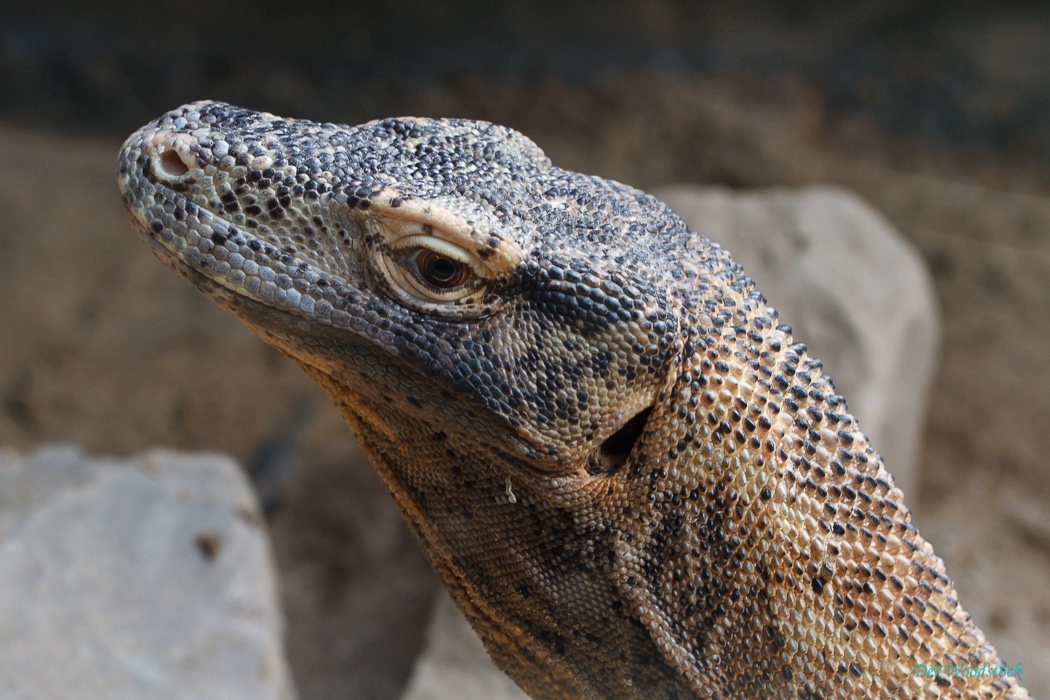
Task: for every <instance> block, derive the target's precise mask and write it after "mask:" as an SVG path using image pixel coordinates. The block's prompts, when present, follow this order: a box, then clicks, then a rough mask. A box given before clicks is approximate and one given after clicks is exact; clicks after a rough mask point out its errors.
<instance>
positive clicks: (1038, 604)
mask: <svg viewBox="0 0 1050 700" xmlns="http://www.w3.org/2000/svg"><path fill="white" fill-rule="evenodd" d="M205 98H209V99H220V100H224V101H228V102H232V103H235V104H239V105H243V106H248V107H252V108H254V109H258V110H265V111H270V112H274V113H276V114H280V115H282V116H289V117H302V118H309V119H313V120H317V121H334V122H342V123H351V124H353V123H359V122H362V121H366V120H369V119H374V118H379V117H385V116H395V115H398V116H399V115H415V116H445V117H448V116H456V117H469V118H473V119H485V120H490V121H495V122H500V123H503V124H507V125H508V126H511V127H514V128H516V129H518V130H520V131H523V132H524V133H525V134H527V135H528V136H530V137H531V138H532V139H533V140H535V141H536V142H537V143H538V144H539V145H540V146H541V147H542V148H544V149H545V150H546V151H547V153H548V155H549V156H550V157H551V158H552V160H553V161H554V162H555V163H557V164H559V165H561V166H564V167H568V168H572V169H576V170H581V171H585V172H589V173H594V174H598V175H602V176H605V177H609V178H613V179H617V180H621V181H624V182H627V183H629V184H632V185H635V186H638V187H642V188H643V189H644V188H652V187H655V186H659V185H665V184H671V183H699V184H714V185H723V186H728V187H732V188H760V187H768V186H797V185H804V184H810V183H834V184H838V185H841V186H843V187H847V188H850V189H852V190H854V191H856V192H858V193H859V194H860V195H861V196H862V197H864V198H865V199H866V200H867V201H868V202H870V203H871V204H872V205H873V206H874V207H875V208H877V209H878V210H879V211H881V212H882V213H883V214H884V215H885V216H886V217H888V219H889V220H890V221H891V222H892V223H893V224H894V225H895V226H896V227H897V228H898V229H899V230H900V231H901V232H902V233H903V234H904V235H905V236H906V237H907V238H908V239H909V240H910V241H911V242H912V243H913V244H914V245H915V246H916V247H917V248H918V250H919V251H920V252H921V254H922V255H923V257H924V258H925V260H926V262H927V263H928V265H929V268H930V270H931V272H932V274H933V278H934V282H935V285H936V290H937V294H938V300H939V303H940V307H941V312H942V314H943V324H944V325H943V347H942V356H941V359H940V365H939V370H938V373H937V377H936V379H935V382H934V387H933V390H932V392H933V393H932V396H931V399H930V402H929V407H930V408H929V415H928V418H927V427H926V431H925V437H924V447H923V452H922V455H923V456H922V459H921V467H920V473H919V477H920V485H919V488H918V490H917V492H916V493H909V494H906V498H907V502H908V503H909V505H910V506H911V507H912V508H913V510H914V511H915V518H916V521H917V523H918V525H919V527H920V529H921V530H922V532H923V534H924V535H925V536H926V538H927V539H929V540H930V541H932V542H934V544H935V546H936V548H937V552H938V554H940V555H941V556H942V557H943V558H944V559H945V560H946V561H947V564H948V570H949V572H951V573H952V575H953V576H954V577H955V579H956V580H957V585H958V589H959V591H960V595H961V597H962V600H963V601H964V602H965V604H966V607H967V609H968V610H969V611H970V612H971V613H972V614H973V615H974V616H975V618H976V619H977V622H978V623H979V624H980V625H981V626H982V627H983V628H984V629H985V631H986V633H987V635H988V637H989V638H990V639H991V640H992V641H993V642H994V643H995V644H996V645H997V646H998V648H999V651H1000V653H1001V654H1002V655H1003V657H1004V659H1005V660H1006V661H1007V662H1008V664H1010V665H1012V664H1015V663H1017V662H1020V663H1022V664H1023V667H1024V669H1025V671H1026V673H1027V677H1028V682H1027V684H1028V686H1029V688H1030V689H1031V690H1032V691H1033V694H1034V695H1036V696H1038V695H1048V694H1050V670H1048V669H1050V639H1048V636H1050V635H1048V633H1047V631H1046V630H1048V629H1050V590H1048V589H1050V587H1048V586H1047V581H1048V580H1050V514H1048V512H1047V510H1048V509H1047V503H1048V496H1050V479H1048V478H1047V477H1048V476H1050V468H1048V466H1047V463H1046V461H1047V455H1050V430H1048V428H1050V362H1048V361H1047V359H1048V356H1050V4H1045V3H1039V2H1021V1H1002V2H994V3H993V2H965V1H959V2H950V3H949V2H927V3H914V2H906V1H905V0H879V1H877V2H876V1H866V0H865V1H859V2H852V3H838V4H830V3H818V2H795V3H790V7H789V4H787V3H777V2H774V1H773V0H765V1H762V0H738V1H737V2H733V3H718V4H717V5H716V4H715V3H702V2H686V1H684V0H683V1H681V2H676V1H674V0H648V1H646V2H635V1H631V0H611V1H609V2H604V3H601V4H597V3H587V2H581V3H568V2H553V1H551V0H543V1H540V2H533V3H512V4H504V5H501V4H497V3H491V2H461V3H430V2H423V1H420V0H402V1H401V2H398V3H386V4H383V3H368V4H359V3H355V2H348V3H344V4H342V5H340V6H339V7H338V8H325V7H323V6H321V5H319V4H315V3H306V2H278V1H276V0H263V1H253V2H246V1H243V0H241V1H231V2H221V1H219V2H212V3H207V4H195V3H126V2H97V3H90V4H88V3H79V2H77V3H74V2H50V3H47V4H39V5H36V6H31V4H30V3H18V4H15V3H10V2H6V3H4V4H2V5H0V166H2V167H0V299H2V300H3V301H2V306H0V444H2V445H9V446H14V447H17V448H19V449H31V448H33V447H36V446H39V445H42V444H45V443H52V442H75V443H77V444H79V445H81V446H83V447H84V448H85V449H86V450H88V451H89V452H91V453H97V454H117V455H125V454H130V453H133V452H136V451H138V450H142V449H144V448H147V447H149V446H152V445H163V446H168V447H174V448H179V449H187V450H216V451H224V452H229V453H231V454H233V455H234V456H235V457H237V458H238V459H239V460H241V462H242V463H243V464H245V465H246V466H247V467H248V468H249V469H251V470H252V471H253V474H254V475H255V476H256V478H257V481H258V482H259V484H260V487H261V488H262V489H263V491H264V495H266V496H267V499H268V503H269V506H270V508H269V513H270V516H271V517H270V521H269V523H270V529H271V533H272V535H273V539H274V546H275V551H276V556H277V561H278V567H279V569H280V573H281V577H282V595H283V603H284V606H285V613H286V615H287V620H288V650H289V656H290V659H291V664H292V669H293V672H294V674H295V679H296V683H297V685H298V687H299V690H300V693H301V696H302V698H304V700H312V699H314V698H331V699H337V698H394V697H397V695H398V693H399V692H400V690H401V688H402V686H403V684H404V682H405V680H406V678H407V674H408V671H409V668H410V665H411V663H412V660H413V658H414V657H415V655H416V653H417V651H418V649H419V648H420V646H421V644H422V630H423V625H424V624H425V621H426V619H427V615H428V611H429V609H430V603H431V600H432V596H433V593H434V591H435V590H436V586H437V584H436V581H435V579H434V578H433V575H432V574H431V573H430V572H429V569H428V567H427V566H426V564H425V562H424V561H423V559H422V557H421V555H420V554H419V553H418V551H417V548H416V545H415V543H414V542H413V541H412V538H411V536H410V534H409V533H408V531H407V529H406V528H405V527H404V525H403V524H402V522H401V519H400V517H399V516H398V514H397V513H396V511H395V510H394V508H393V505H392V503H391V502H389V499H387V498H386V497H385V495H384V494H383V491H382V487H381V486H380V484H379V482H378V480H377V478H376V477H375V476H374V474H373V473H372V471H371V468H370V467H369V466H368V464H367V462H365V461H364V460H363V458H362V457H361V455H360V452H359V451H358V450H357V448H356V447H355V446H354V444H353V441H352V439H351V437H350V436H349V433H348V431H347V430H346V428H345V427H344V426H343V425H342V423H341V421H340V419H339V418H338V416H337V415H336V413H335V411H334V409H332V408H331V407H330V406H329V404H328V401H327V399H326V397H324V396H323V395H322V394H321V392H320V390H318V389H316V388H315V387H314V386H313V385H312V384H311V383H310V382H309V380H308V379H307V378H306V377H305V375H303V374H302V372H301V371H300V370H299V369H298V368H297V367H295V366H293V365H292V363H290V362H287V361H285V360H284V359H283V358H281V357H279V356H278V355H277V354H276V353H275V352H274V351H272V350H270V349H269V348H267V347H266V346H264V345H263V344H262V343H261V342H260V341H258V340H256V339H255V338H254V337H253V336H251V334H249V333H248V332H247V331H245V330H244V329H243V328H241V327H240V325H239V324H237V323H235V322H234V321H233V320H232V319H231V318H229V317H228V316H227V315H226V314H225V313H224V312H222V311H221V310H219V309H218V308H217V307H213V306H212V305H211V304H210V303H209V302H207V301H206V300H204V299H203V298H202V297H200V296H199V295H197V294H196V292H194V291H193V290H192V289H191V288H190V287H189V286H188V285H185V284H183V283H182V282H180V281H179V280H177V279H176V278H175V277H174V276H173V275H171V274H170V273H168V272H167V271H166V270H165V269H164V267H163V266H162V265H161V264H159V263H158V262H157V261H155V260H154V259H152V256H151V255H150V253H149V252H148V250H147V249H146V248H145V246H143V245H141V243H139V242H138V241H137V240H136V239H135V236H134V235H133V233H132V231H131V229H130V227H129V226H128V225H127V223H126V221H125V220H124V217H123V213H122V212H121V209H120V203H119V198H118V195H117V191H116V187H115V159H116V153H117V149H118V147H119V145H120V143H121V141H122V140H123V138H124V137H125V136H126V135H127V134H129V133H130V132H131V131H133V130H134V129H135V128H137V127H138V126H140V125H141V124H143V123H145V122H146V121H148V120H150V119H153V118H155V117H157V116H159V115H160V114H162V113H163V112H165V111H167V110H169V109H171V108H174V107H176V106H178V105H180V104H182V103H184V102H188V101H192V100H198V99H205ZM773 301H774V303H775V300H773ZM787 321H788V322H790V319H787ZM876 447H878V446H877V445H876ZM889 466H890V468H891V470H892V465H889Z"/></svg>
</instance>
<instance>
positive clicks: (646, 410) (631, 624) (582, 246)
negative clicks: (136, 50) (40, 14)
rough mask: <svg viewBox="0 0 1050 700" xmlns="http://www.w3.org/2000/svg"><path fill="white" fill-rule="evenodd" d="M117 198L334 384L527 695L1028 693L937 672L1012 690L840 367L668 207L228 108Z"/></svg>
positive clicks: (434, 130) (458, 592)
mask: <svg viewBox="0 0 1050 700" xmlns="http://www.w3.org/2000/svg"><path fill="white" fill-rule="evenodd" d="M119 184H120V189H121V193H122V195H123V197H124V206H125V208H126V210H127V213H128V216H129V218H130V220H131V222H132V224H133V226H134V227H135V229H136V230H137V231H138V233H139V235H140V236H141V237H142V238H143V240H144V241H146V243H147V244H149V246H150V247H151V248H152V249H153V251H154V253H156V254H157V255H158V256H159V257H160V258H161V259H163V260H164V261H165V262H166V263H167V264H168V265H169V266H170V267H171V268H172V269H173V270H175V272H177V273H178V274H179V275H181V276H182V277H184V278H186V279H187V280H188V281H189V282H190V283H192V284H193V285H194V286H196V287H197V288H198V289H200V290H201V291H202V292H204V293H205V294H206V295H208V296H209V297H210V298H211V299H212V300H214V301H215V302H216V303H218V304H219V305H221V306H223V307H224V308H226V309H227V310H229V311H230V312H231V313H233V314H234V315H235V316H237V317H238V318H240V319H241V320H242V321H243V322H245V323H246V324H247V325H248V326H249V328H251V329H252V330H253V331H254V332H255V333H257V334H258V335H259V336H261V337H262V338H263V339H264V340H266V341H267V342H269V343H271V344H272V345H274V346H275V347H277V348H278V349H279V350H281V351H282V352H283V353H285V354H286V355H288V356H289V357H291V358H293V359H294V360H295V361H296V362H298V363H299V364H300V365H301V366H302V367H303V368H304V369H305V370H306V371H307V372H308V373H309V374H310V375H311V376H312V377H313V378H314V379H315V380H316V381H317V382H318V383H319V384H321V386H323V387H324V388H325V389H326V390H327V391H328V393H329V395H330V396H331V397H332V400H333V401H334V402H335V404H336V406H337V407H338V408H339V410H340V412H341V413H342V415H343V416H344V417H345V419H346V422H347V424H348V425H349V426H350V428H351V430H352V431H353V432H354V434H355V435H356V436H357V438H358V440H359V441H360V443H361V444H362V446H363V447H364V448H365V450H366V451H367V453H368V455H369V457H370V459H371V460H372V462H373V464H374V465H375V468H376V470H377V471H378V472H379V475H380V477H381V478H382V480H383V483H384V484H385V485H386V487H387V489H388V490H389V491H390V493H391V495H392V496H393V498H394V500H395V502H396V503H397V506H398V508H399V509H400V510H401V512H402V513H403V515H404V516H405V518H406V520H407V521H408V522H409V524H410V525H411V526H412V528H413V529H414V531H415V533H416V535H417V537H418V538H419V541H420V543H421V544H422V546H423V549H424V550H425V552H426V554H427V556H428V558H429V559H430V562H431V563H432V565H433V567H434V569H435V570H436V571H437V573H438V574H439V575H440V577H441V578H442V580H443V581H444V583H445V586H446V587H447V588H448V589H449V591H450V592H451V593H452V595H453V597H454V598H455V600H456V601H457V603H458V605H459V606H460V608H461V609H462V610H463V612H464V613H465V614H466V616H467V617H468V619H469V620H470V622H471V624H472V625H473V626H474V629H475V630H476V631H477V633H478V635H479V636H480V637H481V638H482V640H483V641H484V643H485V646H486V648H487V649H488V651H489V653H490V655H491V656H492V658H493V660H494V661H495V662H496V663H497V664H498V665H499V666H501V667H502V668H503V669H504V670H505V671H506V672H507V673H508V674H510V676H511V677H512V678H513V679H514V680H515V681H516V682H517V683H518V684H519V685H520V686H521V687H522V688H523V689H525V691H526V692H528V693H529V694H531V695H532V696H533V697H535V698H563V697H574V698H645V699H647V700H651V699H652V698H686V697H701V698H761V697H768V698H860V697H871V698H902V697H966V698H1002V697H1009V698H1024V697H1027V693H1026V692H1025V691H1024V690H1023V689H1021V688H1019V687H1018V686H1017V685H1016V683H1015V681H1014V679H1013V678H1012V677H1007V676H1005V675H1002V677H993V676H990V675H983V676H963V675H961V674H960V673H952V672H950V671H949V670H947V669H949V667H950V666H952V665H953V664H954V665H956V666H957V667H958V668H959V669H970V668H973V669H981V668H983V669H984V671H985V673H986V674H987V673H989V672H990V671H992V670H993V669H997V670H996V671H995V672H996V673H1002V674H1005V671H1004V669H1003V667H1002V662H1001V661H999V660H998V659H997V655H996V652H995V649H994V648H993V647H992V646H991V645H990V644H988V642H987V641H985V638H984V635H983V634H982V632H981V631H980V630H979V629H978V628H977V627H976V626H975V625H974V624H973V623H972V622H971V621H970V617H969V615H967V614H966V612H965V611H964V610H963V609H962V607H961V606H960V604H959V602H958V600H957V597H956V593H955V589H954V587H953V584H952V581H951V579H949V578H948V576H947V575H946V573H945V571H944V565H943V563H942V562H941V560H940V559H939V558H938V557H937V556H936V555H935V554H934V552H933V549H932V548H931V547H930V545H929V544H928V543H927V542H926V541H925V540H924V539H923V538H922V537H921V536H920V535H919V533H918V531H917V530H916V529H915V527H914V526H913V525H912V524H911V518H910V515H909V512H908V510H907V508H905V507H904V505H903V504H902V502H901V493H900V491H899V490H898V489H897V488H896V487H895V486H894V484H893V478H892V477H891V476H890V474H889V473H888V472H887V471H886V469H885V468H884V467H883V464H882V460H881V459H880V458H879V456H878V455H877V454H876V453H875V451H874V450H873V449H872V448H871V446H869V445H868V443H867V440H866V439H865V437H864V435H863V434H862V433H861V432H860V431H859V429H858V427H857V424H856V422H855V420H854V419H853V417H852V416H850V415H849V413H848V412H847V411H846V408H845V404H844V401H843V399H842V398H841V397H840V396H837V395H836V394H835V393H834V389H833V387H832V385H831V382H830V381H829V380H828V378H827V377H826V376H825V375H824V374H823V373H822V372H821V365H820V363H819V362H817V361H815V360H813V359H811V358H809V357H808V356H807V353H806V348H805V346H804V345H801V344H797V343H794V342H793V340H792V338H791V335H790V329H789V328H787V327H786V326H780V325H778V322H777V316H776V313H775V312H774V311H773V310H772V309H771V308H770V307H768V306H767V305H766V303H765V300H764V299H763V298H762V296H761V295H760V294H758V293H757V292H756V291H755V290H754V288H753V285H752V283H751V281H750V280H748V279H747V278H746V277H745V276H744V275H743V273H742V272H741V270H740V268H739V266H737V265H736V264H734V263H733V262H732V261H731V260H730V258H729V256H728V254H726V252H725V251H723V250H722V249H720V248H719V247H718V246H717V245H715V244H712V243H710V242H709V241H708V240H707V239H705V238H703V237H701V236H699V235H697V234H696V233H694V232H692V231H690V230H689V229H688V228H687V227H686V226H685V225H684V224H683V223H682V221H681V220H680V219H679V218H678V217H677V216H676V215H675V214H674V213H673V212H671V211H670V210H669V209H667V207H665V206H664V205H662V204H661V203H660V202H658V201H656V200H655V199H653V198H652V197H650V196H648V195H645V194H644V193H642V192H639V191H638V190H634V189H631V188H629V187H626V186H624V185H621V184H618V183H615V182H610V181H607V180H603V179H600V178H596V177H589V176H585V175H581V174H578V173H573V172H569V171H565V170H562V169H560V168H557V167H554V166H552V165H551V164H550V162H549V161H548V160H547V158H546V157H545V156H544V155H543V153H542V151H540V150H539V149H538V148H537V147H536V146H535V145H534V144H533V143H532V142H530V141H529V140H528V139H526V138H525V137H523V136H522V135H520V134H518V133H516V132H514V131H511V130H509V129H506V128H503V127H499V126H494V125H491V124H485V123H480V122H469V121H455V120H425V119H388V120H383V121H378V122H372V123H369V124H365V125H362V126H359V127H345V126H337V125H331V124H325V125H322V124H315V123H313V122H308V121H297V120H285V119H279V118H277V117H274V116H273V115H269V114H262V113H257V112H253V111H249V110H244V109H240V108H236V107H232V106H229V105H225V104H221V103H217V102H199V103H194V104H190V105H186V106H184V107H181V108H179V109H177V110H175V111H173V112H171V113H169V114H167V115H165V116H164V117H162V118H160V119H159V120H157V121H156V122H153V123H151V124H149V125H147V126H145V127H143V128H142V129H141V130H139V131H138V132H136V133H135V134H133V135H132V136H131V137H130V138H129V139H128V141H127V143H126V144H125V145H124V148H123V150H122V151H121V155H120V175H119ZM919 664H925V665H926V667H928V668H938V667H939V668H940V669H941V671H940V672H939V673H936V672H935V673H934V674H933V676H934V677H925V676H917V675H916V674H915V673H914V670H915V668H916V666H917V665H919Z"/></svg>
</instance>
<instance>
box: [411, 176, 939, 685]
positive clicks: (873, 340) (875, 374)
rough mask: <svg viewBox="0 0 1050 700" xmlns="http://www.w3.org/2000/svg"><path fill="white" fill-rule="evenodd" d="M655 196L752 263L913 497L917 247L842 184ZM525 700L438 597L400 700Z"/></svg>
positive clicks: (928, 287) (919, 386) (920, 274)
mask: <svg viewBox="0 0 1050 700" xmlns="http://www.w3.org/2000/svg"><path fill="white" fill-rule="evenodd" d="M654 194H656V196H657V197H659V198H660V199H662V200H663V201H665V202H667V203H668V204H669V205H670V206H671V208H672V209H674V210H675V211H677V212H678V213H679V214H680V215H681V216H682V218H684V219H685V220H686V222H687V223H688V224H689V225H690V226H691V227H692V228H693V229H694V230H696V231H698V232H700V233H701V234H703V235H705V236H707V237H709V238H710V239H712V240H713V241H715V242H717V243H719V244H721V245H722V246H723V247H724V248H726V249H727V250H729V251H730V252H731V253H732V255H733V258H734V259H735V260H736V261H737V262H739V263H741V264H743V266H744V269H745V271H746V272H747V274H748V275H749V276H751V278H752V279H754V280H755V282H756V284H757V285H758V288H759V289H760V290H761V291H762V292H763V294H765V295H766V298H767V299H768V300H769V301H770V303H771V304H772V305H773V306H774V307H775V308H776V309H777V310H778V311H779V312H780V316H781V319H782V321H783V322H784V323H787V324H789V325H791V326H792V327H793V328H794V331H795V336H796V338H797V339H799V340H801V341H802V342H805V343H806V344H807V345H808V346H809V348H810V354H811V355H812V356H814V357H817V358H819V359H821V360H822V361H823V362H824V367H825V370H826V371H827V372H828V374H829V375H830V376H831V377H832V378H833V379H834V381H835V386H836V389H837V390H838V392H839V393H840V394H843V395H844V396H846V397H847V399H848V405H849V408H850V410H851V411H853V413H854V414H855V415H856V416H857V418H858V419H859V421H860V425H861V428H862V429H863V430H864V431H865V432H866V434H867V435H868V437H869V438H870V440H871V441H872V444H873V445H874V447H875V448H876V449H877V450H879V451H880V453H881V454H882V456H883V458H884V459H885V461H886V466H887V468H888V469H889V470H890V471H891V472H892V473H893V474H894V476H895V479H896V482H897V485H898V486H900V487H901V489H902V490H903V491H904V493H905V495H906V496H911V498H909V499H908V500H909V501H910V502H914V501H915V494H914V490H915V487H916V485H917V484H918V477H917V474H916V467H915V464H916V462H915V460H916V457H917V455H918V450H919V438H920V431H921V428H922V424H923V417H924V411H925V401H926V394H927V390H928V389H929V386H930V382H931V380H932V375H933V371H934V367H935V361H936V356H937V344H938V339H939V336H940V332H939V329H940V325H939V317H938V314H937V305H936V300H935V297H934V293H933V286H932V283H931V280H930V277H929V274H928V272H927V271H926V268H925V266H924V265H923V263H922V260H921V258H920V257H919V255H918V253H917V252H916V251H915V250H914V249H913V248H912V246H911V245H910V244H909V243H908V242H907V241H906V240H905V239H904V238H903V237H902V236H901V235H900V234H899V233H897V232H896V231H895V230H894V229H893V228H892V227H891V226H890V224H889V223H888V222H887V221H886V220H885V219H884V218H883V217H882V216H880V215H879V214H878V213H877V212H875V211H874V210H873V209H872V208H871V207H869V206H868V205H866V204H865V203H864V202H863V201H862V200H861V199H860V198H859V197H857V196H856V195H854V194H852V193H850V192H847V191H845V190H841V189H836V188H830V187H810V188H806V189H801V190H770V191H766V192H756V193H736V192H733V191H731V190H726V189H720V188H704V187H696V186H687V185H683V186H675V187H666V188H663V189H660V190H658V191H656V192H655V193H654ZM525 697H526V696H525V695H524V694H523V693H522V692H521V691H520V690H518V689H517V687H516V686H514V685H513V683H511V682H510V681H509V679H508V678H507V677H506V676H505V675H504V674H503V673H502V672H501V671H499V670H498V669H497V668H496V667H495V666H493V665H492V663H491V661H489V659H488V656H487V655H486V654H485V650H484V648H483V647H482V645H481V642H480V641H479V640H478V639H477V638H476V637H475V636H474V633H473V632H472V631H471V629H470V626H469V625H468V624H467V622H466V620H465V619H463V617H462V615H460V614H459V612H458V611H457V610H456V608H455V606H454V605H453V604H452V602H451V600H450V599H449V598H448V597H447V596H446V595H445V594H444V593H442V594H440V596H439V598H438V600H437V603H436V605H435V610H434V615H433V618H432V620H431V626H430V629H429V631H428V637H427V644H426V647H425V649H424V651H423V653H422V654H421V655H420V657H419V659H418V660H417V662H416V667H415V671H414V672H413V677H412V680H411V681H410V683H409V686H408V690H407V691H406V693H405V695H404V696H403V698H402V700H474V699H475V698H477V699H479V700H481V699H483V698H484V699H491V700H521V699H523V698H525Z"/></svg>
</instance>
